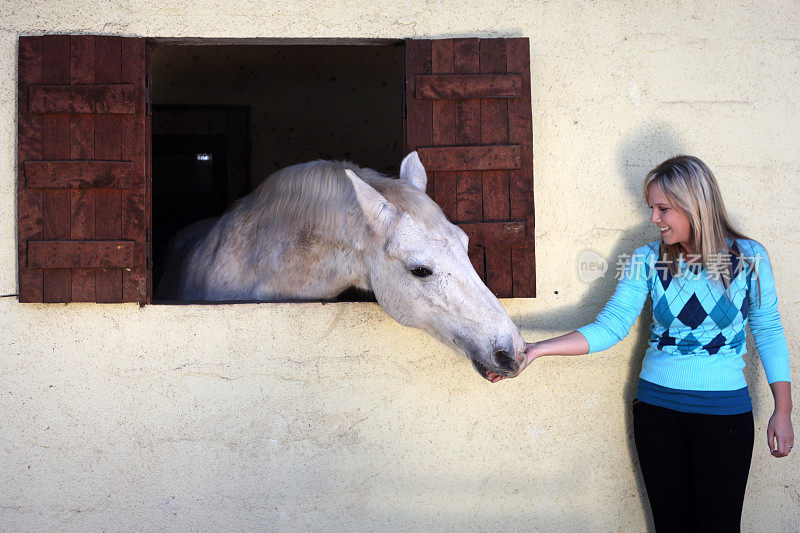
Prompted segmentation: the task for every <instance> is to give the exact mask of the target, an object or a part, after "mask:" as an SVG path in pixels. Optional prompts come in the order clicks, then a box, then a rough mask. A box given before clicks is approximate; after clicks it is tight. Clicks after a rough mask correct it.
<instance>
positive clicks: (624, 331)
mask: <svg viewBox="0 0 800 533" xmlns="http://www.w3.org/2000/svg"><path fill="white" fill-rule="evenodd" d="M653 252H654V250H653V248H651V246H650V245H646V246H643V247H641V248H639V249H638V250H636V251H635V252H634V253H633V255H632V256H631V257H630V258H629V259H628V262H627V263H626V264H625V269H624V270H623V272H622V275H621V276H620V280H619V283H617V288H616V290H615V291H614V295H613V296H612V297H611V299H610V300H609V301H608V302H607V303H606V305H605V307H603V310H602V311H600V314H599V315H597V318H596V319H595V321H594V322H592V323H591V324H587V325H585V326H582V327H580V328H578V330H576V331H573V332H572V333H567V334H566V335H561V336H560V337H554V338H552V339H547V340H543V341H539V342H534V343H530V344H527V345H526V347H525V352H524V353H525V361H523V363H522V365H521V368H520V372H521V371H522V370H523V369H524V368H525V367H526V366H528V364H530V362H531V361H533V360H534V359H536V358H537V357H541V356H542V355H583V354H587V353H591V352H600V351H603V350H607V349H609V348H611V347H612V346H614V345H615V344H616V343H618V342H619V341H621V340H622V339H624V338H625V337H626V336H627V335H628V333H629V332H630V330H631V327H633V324H634V322H636V319H637V318H638V317H639V315H640V314H641V312H642V307H644V302H645V301H646V300H647V295H648V294H649V292H650V288H649V283H648V278H649V277H650V273H649V267H650V266H651V265H650V259H651V256H652V254H653ZM487 378H488V379H489V381H491V382H492V383H495V382H497V381H500V380H501V379H504V378H503V377H501V376H499V375H497V374H495V373H493V372H490V373H489V374H488V375H487Z"/></svg>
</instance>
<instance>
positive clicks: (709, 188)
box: [644, 155, 749, 287]
mask: <svg viewBox="0 0 800 533" xmlns="http://www.w3.org/2000/svg"><path fill="white" fill-rule="evenodd" d="M650 185H655V186H656V187H658V189H659V190H660V191H661V192H662V193H663V194H664V196H666V197H667V198H668V199H669V201H670V202H671V203H672V205H673V206H674V207H676V208H678V209H680V210H682V211H683V212H684V214H685V215H686V216H687V218H688V219H689V223H690V226H691V230H692V235H691V239H692V247H693V252H694V254H696V255H697V256H699V259H700V261H701V263H702V265H703V266H705V267H706V269H707V270H708V271H709V272H712V271H713V272H718V273H719V274H720V277H721V279H722V282H723V284H724V286H725V287H728V286H729V285H730V281H731V277H730V268H729V267H730V263H729V262H723V261H724V258H727V257H729V254H734V255H737V256H738V257H739V259H740V260H742V261H744V258H743V257H742V256H741V254H740V253H737V252H736V251H735V250H732V249H731V247H730V246H729V244H728V243H729V241H731V240H733V239H747V238H748V237H746V236H745V235H744V234H742V233H741V232H740V231H738V230H737V229H736V228H734V227H733V224H732V223H731V221H730V218H728V213H727V211H726V210H725V204H724V203H723V201H722V195H721V194H720V190H719V185H718V184H717V179H716V178H715V177H714V173H713V172H711V169H709V168H708V166H706V164H705V163H703V162H702V161H701V160H700V159H698V158H697V157H693V156H690V155H679V156H677V157H673V158H672V159H667V160H666V161H664V162H663V163H661V164H660V165H658V166H657V167H656V168H654V169H653V170H651V171H650V172H648V173H647V176H646V177H645V180H644V199H645V201H646V202H647V203H648V205H650V200H649V198H648V189H649V188H650ZM682 252H683V250H682V249H681V245H680V243H675V244H666V243H665V242H664V241H663V240H662V241H661V246H660V251H659V256H660V257H661V259H663V260H664V261H666V263H667V266H668V268H669V270H670V272H671V273H672V274H673V275H679V272H678V269H677V264H678V259H679V258H680V257H681V254H682ZM745 263H746V264H748V265H749V263H747V262H745ZM712 269H713V270H712Z"/></svg>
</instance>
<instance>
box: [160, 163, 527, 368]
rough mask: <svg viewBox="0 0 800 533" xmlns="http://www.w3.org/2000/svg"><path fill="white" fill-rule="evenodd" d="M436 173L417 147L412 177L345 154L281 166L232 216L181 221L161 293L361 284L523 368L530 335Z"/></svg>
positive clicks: (480, 355)
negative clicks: (446, 209) (488, 278)
mask: <svg viewBox="0 0 800 533" xmlns="http://www.w3.org/2000/svg"><path fill="white" fill-rule="evenodd" d="M426 182H427V175H426V173H425V168H424V167H423V165H422V163H421V162H420V160H419V157H418V155H417V153H416V152H412V153H410V154H409V155H408V156H406V157H405V159H403V162H402V164H401V165H400V179H393V178H388V177H385V176H383V175H381V174H379V173H377V172H375V171H374V170H371V169H367V168H360V167H358V166H357V165H353V164H351V163H347V162H341V161H336V162H334V161H314V162H310V163H304V164H300V165H294V166H291V167H287V168H284V169H282V170H279V171H277V172H275V173H274V174H272V175H271V176H270V177H268V178H267V179H266V180H264V181H263V182H262V183H261V185H259V186H258V187H257V188H256V190H255V191H253V192H252V193H251V194H249V195H248V196H246V197H245V198H242V199H241V200H239V201H238V202H237V203H236V204H235V205H234V206H233V207H232V208H231V209H230V210H229V211H228V212H227V213H225V214H224V215H223V216H222V217H220V218H217V219H209V220H204V221H200V222H197V223H195V224H193V225H191V226H189V227H187V228H185V229H183V230H181V232H179V233H178V235H177V236H176V237H175V238H174V239H173V240H172V242H171V243H170V246H169V249H168V251H167V259H166V264H167V269H166V273H165V275H164V277H163V279H162V282H161V283H160V284H159V287H158V291H157V296H158V298H159V299H167V300H326V299H333V298H335V297H336V296H337V295H338V294H339V293H341V292H342V291H343V290H345V289H347V288H349V287H357V288H360V289H363V290H365V291H371V292H372V293H373V294H374V295H375V298H376V300H377V301H378V303H379V304H380V305H381V307H383V309H384V310H385V311H386V312H387V313H388V314H389V315H390V316H391V317H392V318H394V319H395V320H397V321H398V322H400V323H401V324H403V325H405V326H412V327H416V328H420V329H423V330H425V331H427V332H428V333H430V334H431V335H433V336H434V337H435V338H437V339H439V340H440V341H441V342H443V343H444V344H446V345H448V346H450V347H452V348H454V349H455V350H457V351H459V352H461V353H463V354H465V355H467V357H469V358H470V360H471V361H472V363H473V365H474V367H475V369H476V370H477V371H478V372H479V373H480V374H481V375H482V376H484V377H486V374H487V372H488V371H492V372H494V373H496V374H500V375H503V376H507V377H511V376H515V375H516V374H517V373H518V372H519V364H520V362H521V353H522V350H523V349H524V346H525V343H524V341H523V340H522V336H521V335H520V333H519V330H518V329H517V327H516V326H515V325H514V323H513V322H512V321H511V319H510V318H509V316H508V313H506V311H505V309H504V308H503V306H502V305H501V304H500V302H499V301H498V300H497V298H495V296H494V295H493V294H492V293H491V291H489V289H488V288H487V287H486V286H485V285H484V284H483V282H482V281H481V279H480V277H479V276H478V274H477V273H476V272H475V270H474V269H473V267H472V264H471V263H470V260H469V257H468V256H467V241H468V239H467V235H466V234H465V233H464V232H463V231H462V230H461V229H460V228H459V227H457V226H455V225H453V224H451V223H450V222H448V220H447V219H446V218H445V216H444V214H443V213H442V211H441V209H439V206H438V205H436V203H435V202H434V201H433V200H431V198H429V197H428V196H427V195H426V194H425V184H426Z"/></svg>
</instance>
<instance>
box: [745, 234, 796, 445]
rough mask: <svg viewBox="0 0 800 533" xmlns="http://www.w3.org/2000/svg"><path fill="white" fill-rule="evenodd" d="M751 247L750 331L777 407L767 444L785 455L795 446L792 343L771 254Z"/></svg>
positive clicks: (772, 417)
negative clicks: (784, 324)
mask: <svg viewBox="0 0 800 533" xmlns="http://www.w3.org/2000/svg"><path fill="white" fill-rule="evenodd" d="M751 247H752V249H750V250H748V251H749V253H750V256H751V257H750V260H751V261H752V262H753V265H752V267H753V268H755V272H754V273H753V274H754V275H751V281H750V287H749V290H748V296H749V298H750V306H749V313H748V315H749V322H750V333H751V334H752V335H753V340H754V341H755V344H756V349H757V350H758V355H759V357H760V358H761V363H762V365H763V367H764V373H765V374H766V375H767V381H768V382H769V384H770V385H769V386H770V388H771V389H772V397H773V398H774V400H775V411H774V412H773V413H772V416H771V417H770V419H769V424H768V425H767V445H768V446H769V451H770V453H772V455H773V456H775V457H786V456H787V455H788V454H789V451H790V450H791V448H789V447H790V446H794V431H793V429H792V418H791V413H792V388H791V383H790V379H791V376H790V370H789V346H788V344H787V342H786V335H785V334H784V331H783V324H782V322H781V315H780V312H779V311H778V292H777V290H776V287H775V277H774V275H773V272H772V265H771V264H770V260H769V256H768V255H767V251H766V250H765V249H764V247H763V246H761V245H760V244H758V243H756V242H755V241H752V245H751ZM776 441H777V443H776Z"/></svg>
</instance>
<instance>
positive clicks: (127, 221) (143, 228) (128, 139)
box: [122, 39, 150, 303]
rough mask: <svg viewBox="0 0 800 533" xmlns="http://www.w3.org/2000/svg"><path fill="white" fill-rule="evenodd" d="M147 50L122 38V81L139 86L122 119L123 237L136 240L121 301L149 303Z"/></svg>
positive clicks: (138, 41) (142, 44) (125, 276)
mask: <svg viewBox="0 0 800 533" xmlns="http://www.w3.org/2000/svg"><path fill="white" fill-rule="evenodd" d="M146 54H147V50H146V47H145V44H144V41H143V40H142V39H124V40H123V41H122V81H125V82H128V83H131V84H133V85H134V86H135V88H136V93H135V102H136V105H137V107H136V109H135V114H132V115H127V116H125V117H124V118H123V119H122V120H123V122H122V159H124V160H126V161H131V163H132V165H133V172H132V174H131V185H132V188H131V189H130V190H127V191H124V192H122V237H123V238H124V239H128V240H131V241H133V243H134V250H133V253H134V256H133V259H134V262H133V265H132V267H131V268H129V269H126V270H123V271H122V301H124V302H143V303H144V302H148V301H149V300H148V285H149V282H148V277H149V273H150V271H149V270H148V269H147V243H146V242H145V236H146V234H147V229H148V228H149V227H150V214H149V208H148V204H147V197H146V193H145V191H146V188H147V186H146V176H147V172H146V170H145V142H144V138H145V135H146V133H145V132H146V131H147V120H148V117H147V113H146V110H145V95H144V91H145V86H144V80H145V77H146V75H147V73H146V72H145V69H146V61H147V58H146Z"/></svg>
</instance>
